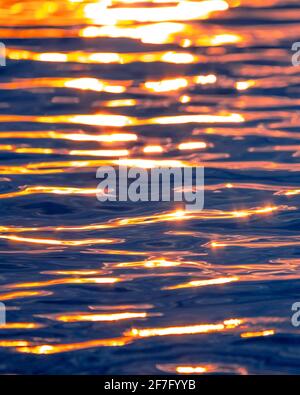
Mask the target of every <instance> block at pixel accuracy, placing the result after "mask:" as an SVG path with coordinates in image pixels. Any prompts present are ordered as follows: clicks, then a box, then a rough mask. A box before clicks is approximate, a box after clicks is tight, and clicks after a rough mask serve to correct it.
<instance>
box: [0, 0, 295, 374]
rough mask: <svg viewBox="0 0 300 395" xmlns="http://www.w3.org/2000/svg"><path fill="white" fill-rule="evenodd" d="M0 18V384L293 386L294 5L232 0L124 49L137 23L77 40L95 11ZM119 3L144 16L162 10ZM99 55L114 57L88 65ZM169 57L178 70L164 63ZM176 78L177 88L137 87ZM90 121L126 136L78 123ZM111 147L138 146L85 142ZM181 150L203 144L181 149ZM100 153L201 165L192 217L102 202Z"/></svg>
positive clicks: (5, 11)
mask: <svg viewBox="0 0 300 395" xmlns="http://www.w3.org/2000/svg"><path fill="white" fill-rule="evenodd" d="M212 2H213V1H212ZM2 3H3V4H1V5H0V39H1V41H2V42H4V43H5V45H6V47H7V66H6V67H2V68H0V89H1V92H0V95H1V96H0V139H1V141H0V145H1V146H0V150H1V151H0V160H1V164H0V177H1V183H0V203H1V204H0V217H1V223H0V225H1V228H0V231H1V233H0V262H1V274H0V281H1V285H0V301H2V302H4V303H5V305H6V309H7V325H6V326H5V325H2V326H1V327H0V373H2V374H159V373H166V372H167V373H169V372H171V373H174V372H176V371H177V372H180V371H181V372H182V371H183V370H184V368H187V367H188V368H189V369H190V370H189V371H191V369H194V372H197V370H196V368H197V367H198V368H199V367H200V368H202V370H203V372H204V373H207V374H215V373H229V374H264V373H270V374H298V373H299V371H300V349H299V338H298V335H299V330H300V329H299V328H297V327H295V326H293V325H292V323H291V317H292V314H293V313H292V311H291V307H292V304H293V303H295V302H297V301H300V291H299V285H300V283H299V265H300V255H299V245H300V236H299V229H300V226H299V225H300V223H299V196H300V184H299V172H300V165H299V156H300V154H299V152H300V143H299V139H300V133H299V132H300V116H299V114H300V113H299V109H300V66H296V67H294V66H293V65H292V63H291V57H292V55H293V52H292V51H291V46H292V43H293V42H295V41H298V40H300V27H299V23H298V22H299V17H300V7H299V2H298V1H292V0H291V1H284V0H277V1H276V0H270V1H264V2H262V1H243V0H241V1H240V5H238V6H235V7H234V6H233V4H232V5H231V6H230V8H229V9H227V10H224V11H221V12H218V13H212V14H210V15H208V16H207V17H206V19H201V18H200V17H199V18H198V19H196V20H193V21H191V20H184V21H182V20H180V17H178V19H179V20H178V21H172V20H171V21H168V20H166V21H167V22H174V23H179V24H182V26H181V27H182V29H181V30H180V29H179V32H177V33H175V34H174V35H173V36H172V35H170V36H169V38H168V39H166V41H164V40H163V39H161V41H160V42H158V43H154V42H153V40H154V38H155V34H156V33H155V29H157V32H158V31H160V29H163V26H157V27H156V28H155V29H154V32H153V31H152V33H151V34H148V35H147V39H144V40H142V39H141V38H139V37H136V38H129V37H128V33H125V27H126V26H127V27H128V26H130V27H132V28H133V29H137V28H138V27H139V26H140V24H139V23H138V22H137V21H135V20H134V17H132V18H133V19H132V21H131V22H130V24H127V25H126V24H124V22H123V24H122V23H121V22H120V26H121V27H122V28H123V29H124V32H123V33H122V34H123V36H122V34H119V35H121V37H112V36H113V34H112V33H111V32H109V33H103V31H101V34H100V33H99V31H98V33H97V34H98V36H100V35H102V36H103V37H82V36H83V34H82V31H83V30H82V29H84V28H86V27H88V26H98V27H99V26H100V27H101V26H103V23H104V22H103V21H101V20H100V21H99V20H97V18H98V17H99V18H100V16H101V15H102V14H101V11H99V10H98V11H97V12H98V13H97V12H95V17H94V18H95V20H91V18H90V17H89V16H87V15H86V14H84V12H83V11H84V7H85V6H86V5H88V3H93V4H95V3H96V2H87V1H85V2H83V3H80V4H72V3H71V2H68V1H66V0H61V1H59V2H58V1H56V2H54V1H49V2H47V6H45V4H46V2H41V1H32V2H30V3H29V2H26V1H4V2H2ZM98 3H99V2H98ZM113 3H114V4H113V7H115V8H123V7H126V4H122V2H121V1H115V2H113ZM185 3H188V2H185ZM198 3H199V7H203V5H201V3H200V2H198ZM55 4H56V5H55ZM167 5H169V6H170V7H174V5H176V3H166V4H164V3H162V4H161V5H160V6H162V7H165V6H167ZM229 5H230V4H229ZM129 6H130V5H129ZM131 6H132V7H133V9H135V10H138V9H139V8H141V7H142V6H145V7H148V9H149V18H150V10H153V7H159V5H157V4H156V5H155V4H152V3H150V2H149V3H134V4H131ZM113 9H114V8H113ZM144 15H145V14H144ZM147 25H149V26H150V22H149V21H147V22H146V23H145V24H144V25H143V26H147ZM177 27H178V26H177ZM121 30H122V29H121ZM97 34H96V33H95V34H94V35H97ZM126 34H127V37H126ZM184 40H187V41H184ZM21 51H27V52H26V53H24V52H21ZM96 52H97V53H109V54H115V56H116V55H118V54H123V55H122V56H123V60H120V59H119V60H118V59H117V58H113V55H108V56H109V57H110V59H117V60H111V63H107V64H105V63H103V57H102V58H101V59H102V60H99V58H98V60H95V58H94V60H90V61H87V57H88V55H90V54H92V53H96ZM169 52H171V53H173V55H172V54H171V55H169V58H170V56H171V58H172V56H173V58H172V59H171V61H168V60H166V59H168V56H167V57H164V58H160V59H158V56H161V55H158V53H162V54H166V53H167V54H168V53H169ZM41 53H44V54H45V53H46V54H47V53H48V57H46V58H45V57H44V58H43V57H41V58H38V57H39V56H40V54H41ZM49 53H50V55H49ZM53 53H55V54H69V55H68V56H69V57H68V58H67V59H64V61H63V58H62V57H59V56H57V55H55V54H53ZM174 53H175V54H176V53H185V54H187V57H185V58H184V59H183V58H182V59H181V60H180V61H178V59H177V60H176V62H175V63H174ZM51 54H52V55H51ZM70 54H71V55H70ZM129 54H130V56H133V57H130V56H129V57H128V55H129ZM147 54H148V55H149V54H152V55H153V54H154V58H152V59H150V60H149V61H148V62H145V61H143V59H144V58H143V56H144V55H147ZM126 56H127V57H126ZM155 56H156V57H155ZM162 56H163V55H162ZM41 60H43V61H41ZM49 60H51V61H49ZM144 60H145V59H144ZM208 75H210V76H211V77H207V76H208ZM197 76H206V80H205V78H204V80H203V78H202V82H199V81H198V82H195V78H196V77H197ZM83 77H84V78H89V79H91V78H92V79H93V80H89V81H85V82H84V81H82V80H78V79H81V78H83ZM176 78H183V79H186V82H185V83H183V86H182V87H181V88H180V89H175V90H168V89H165V90H164V91H162V92H157V91H156V92H155V91H153V90H151V88H149V85H148V88H147V86H145V85H144V84H145V83H146V82H149V81H156V82H157V81H160V80H170V79H176ZM70 81H71V82H70ZM74 81H75V82H74ZM97 81H98V82H97ZM207 81H209V83H207ZM97 83H98V84H100V85H101V84H104V85H105V84H106V85H107V86H110V87H111V86H119V87H120V86H121V88H122V87H123V88H124V89H119V88H115V89H109V88H108V89H104V88H103V86H104V85H101V87H99V86H100V85H98V86H97ZM171 84H172V83H171ZM175 84H176V83H175ZM82 87H85V89H84V90H83V89H80V88H82ZM157 89H158V88H157ZM125 99H126V100H127V102H124V100H125ZM128 100H129V101H128ZM96 113H100V114H111V115H115V116H117V115H123V116H125V117H129V118H126V119H130V120H131V121H130V124H129V125H123V126H121V127H119V126H116V125H115V124H114V122H111V119H112V118H110V119H109V120H107V122H104V121H103V119H102V120H100V121H99V119H98V120H97V119H96V118H95V117H91V118H88V119H87V118H84V117H81V118H78V117H77V118H74V117H76V116H78V115H81V116H82V115H91V114H96ZM232 114H236V115H234V116H232ZM182 115H188V116H191V118H189V121H188V122H187V123H185V122H184V121H183V119H182V118H180V116H182ZM199 115H210V116H212V118H211V119H210V122H206V120H204V119H203V118H201V117H198V118H197V116H199ZM58 116H60V117H58ZM167 116H168V117H172V118H170V122H166V123H165V124H164V125H160V124H158V123H157V122H154V123H153V122H149V120H150V119H161V117H167ZM193 116H195V118H193ZM220 116H224V118H223V119H222V120H221V121H220V118H218V117H220ZM115 119H117V118H114V120H115ZM172 120H173V121H172ZM234 120H235V121H237V120H238V121H237V122H234ZM111 123H112V124H111ZM49 131H52V132H56V134H55V133H54V134H53V133H52V134H51V133H47V132H49ZM116 133H127V134H130V135H131V136H132V135H135V136H136V139H133V140H132V141H123V142H122V141H120V139H121V138H120V139H118V138H117V139H116V141H113V142H110V143H105V142H103V141H102V142H101V141H99V139H98V140H97V138H98V137H99V136H103V135H111V134H116ZM74 134H75V135H76V136H77V139H75V138H70V135H74ZM68 136H69V137H68ZM78 136H79V137H78ZM80 136H81V139H82V140H83V141H76V140H78V139H79V138H80ZM89 136H92V137H89ZM186 142H205V143H206V147H204V148H193V149H190V150H183V149H179V147H178V146H179V144H181V143H186ZM147 146H159V147H161V148H160V150H161V151H162V152H159V153H145V152H144V148H145V147H147ZM37 149H39V150H37ZM45 149H50V150H48V151H45ZM79 150H84V152H82V151H81V152H78V151H79ZM96 150H105V151H106V150H107V151H108V150H128V152H127V154H126V153H125V155H124V157H123V156H122V159H123V160H125V159H126V158H127V157H129V158H130V159H138V160H140V159H143V160H144V159H145V160H152V161H154V162H151V164H152V165H157V164H158V163H160V162H159V161H161V162H164V161H166V160H176V161H182V163H185V164H186V165H191V166H192V165H193V166H195V165H199V166H200V165H203V166H204V167H205V207H204V210H203V211H202V212H200V213H193V214H192V215H188V214H183V215H182V216H181V217H176V216H174V212H176V211H178V210H179V209H182V207H181V206H180V205H178V204H176V203H168V202H164V203H162V202H158V203H157V202H156V203H154V202H152V203H151V202H149V203H130V202H128V203H110V202H107V203H100V202H98V201H97V199H96V196H95V192H94V189H95V188H96V187H97V183H98V182H97V180H96V177H95V174H96V169H97V167H98V166H99V165H100V162H92V161H101V160H104V162H103V163H105V164H112V161H117V160H118V158H119V156H118V154H116V156H115V157H110V156H109V155H111V154H113V153H112V152H106V153H103V152H102V153H99V152H96V153H95V152H94V153H93V151H96ZM104 154H105V155H108V156H103V155H104ZM91 155H94V156H91ZM80 161H82V162H80ZM128 163H129V162H128ZM137 163H140V164H141V163H142V165H145V162H137ZM113 164H114V165H116V166H117V162H114V163H113ZM148 164H149V163H148ZM145 166H146V165H145ZM66 188H67V189H66ZM170 213H171V214H170ZM172 213H173V214H172ZM172 215H173V216H172ZM125 219H126V220H127V222H126V221H124V220H125ZM103 239H105V240H103ZM107 239H109V240H107ZM109 242H110V243H109ZM214 280H215V281H214ZM197 281H198V283H197ZM200 281H202V282H200ZM218 281H219V283H218ZM191 282H194V283H191ZM195 282H196V283H195ZM176 286H179V287H176ZM228 320H230V321H228ZM203 325H204V326H203ZM206 325H208V327H207V326H206ZM143 329H146V330H147V331H142V330H143ZM182 369H183V370H182ZM186 370H187V369H185V371H186ZM199 372H200V370H199V369H198V373H199Z"/></svg>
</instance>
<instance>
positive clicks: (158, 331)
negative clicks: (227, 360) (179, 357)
mask: <svg viewBox="0 0 300 395" xmlns="http://www.w3.org/2000/svg"><path fill="white" fill-rule="evenodd" d="M241 323H242V321H240V320H226V321H224V322H222V323H217V324H195V325H186V326H177V327H176V326H174V327H166V328H147V329H146V328H145V329H138V328H133V329H131V330H130V331H128V332H126V333H125V335H128V336H132V337H152V336H172V335H196V334H201V333H214V332H220V331H225V330H227V329H234V328H236V327H238V326H239V325H241Z"/></svg>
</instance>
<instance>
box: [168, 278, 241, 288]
mask: <svg viewBox="0 0 300 395" xmlns="http://www.w3.org/2000/svg"><path fill="white" fill-rule="evenodd" d="M238 280H239V278H238V277H220V278H213V279H209V280H193V281H189V282H187V283H184V284H178V285H173V286H170V287H165V288H163V289H165V290H174V289H182V288H193V287H206V286H209V285H222V284H227V283H231V282H233V281H238Z"/></svg>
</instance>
